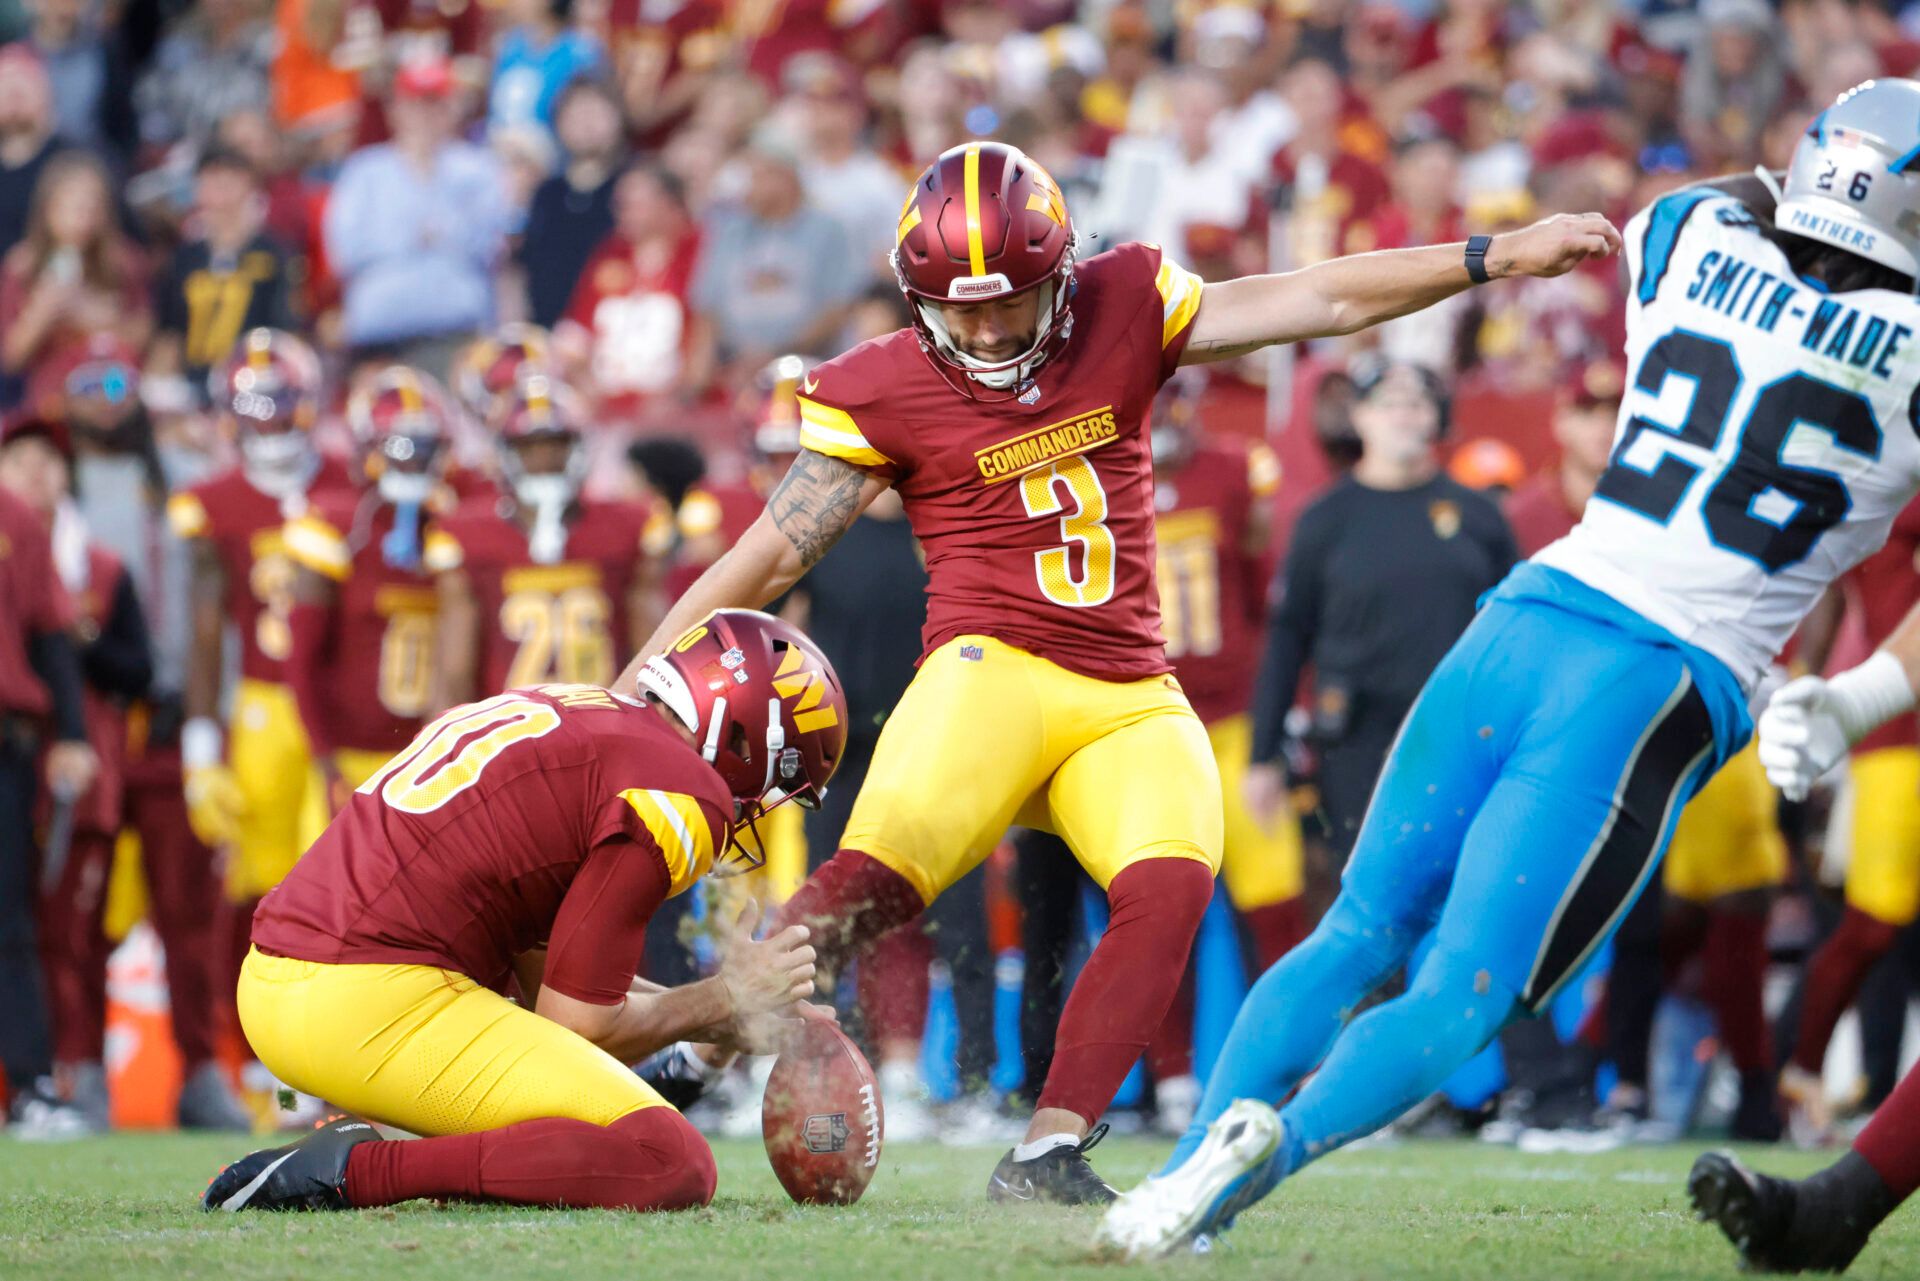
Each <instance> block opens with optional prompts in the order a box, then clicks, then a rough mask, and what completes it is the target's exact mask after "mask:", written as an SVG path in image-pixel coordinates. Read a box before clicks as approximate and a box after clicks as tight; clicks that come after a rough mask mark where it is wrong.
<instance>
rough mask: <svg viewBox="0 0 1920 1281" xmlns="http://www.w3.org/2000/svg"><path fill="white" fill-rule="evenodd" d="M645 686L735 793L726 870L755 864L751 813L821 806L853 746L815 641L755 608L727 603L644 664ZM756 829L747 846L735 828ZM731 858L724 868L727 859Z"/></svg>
mask: <svg viewBox="0 0 1920 1281" xmlns="http://www.w3.org/2000/svg"><path fill="white" fill-rule="evenodd" d="M638 683H639V687H640V692H641V693H642V694H645V695H648V696H650V697H652V698H654V699H657V700H658V701H659V702H660V703H662V704H664V705H665V706H666V708H667V710H668V711H670V712H672V713H673V715H674V716H675V717H676V718H677V719H678V720H679V721H680V723H681V724H683V725H685V726H686V727H687V729H688V730H689V731H691V732H692V734H693V737H694V742H695V745H696V746H697V747H698V748H699V749H700V754H701V755H702V756H704V757H705V758H706V759H707V761H708V763H709V764H711V765H712V766H713V768H714V769H715V770H716V771H717V772H718V773H719V775H720V777H721V778H722V779H724V780H725V781H726V784H727V790H728V791H730V792H732V793H733V799H734V811H735V814H734V817H735V834H731V835H730V836H729V838H728V842H727V850H726V852H725V853H724V854H723V855H722V856H721V857H720V858H719V859H716V860H715V863H714V866H715V869H716V870H717V871H719V872H720V873H721V874H722V875H725V874H727V872H729V871H732V872H738V871H744V870H746V869H747V868H750V867H757V866H758V865H759V864H760V862H761V861H762V856H761V855H760V854H759V853H758V852H757V848H758V847H759V846H760V842H759V840H758V832H757V831H754V821H755V820H756V819H758V818H759V817H760V816H761V815H762V814H764V813H766V812H767V811H769V810H771V809H774V808H775V807H777V806H779V805H783V804H785V803H786V802H787V801H794V802H796V803H798V804H799V805H802V806H804V807H805V808H807V809H818V808H819V807H820V799H821V797H823V796H825V795H826V790H827V780H828V779H830V778H832V777H833V771H834V770H835V769H837V768H838V767H839V765H840V758H841V756H842V755H843V754H844V753H845V751H846V746H847V696H846V693H845V692H844V691H843V690H842V689H841V687H840V677H839V676H838V675H836V674H835V673H834V670H833V664H832V663H830V662H828V661H827V656H826V655H825V654H822V653H821V652H820V650H819V647H817V646H816V645H815V644H814V643H813V642H812V641H810V640H808V639H807V638H806V636H804V635H802V634H801V632H800V630H799V629H798V628H796V627H794V626H792V625H791V624H788V623H785V622H782V621H781V620H780V619H778V618H775V617H774V616H773V615H771V614H763V613H761V612H760V611H759V610H755V609H721V610H715V611H714V612H713V613H712V614H709V615H708V616H707V618H706V620H705V621H704V622H702V623H700V624H699V625H698V626H696V627H694V628H692V629H691V630H689V631H688V632H687V633H686V634H685V635H684V636H682V637H681V638H680V639H679V640H677V641H675V642H674V643H673V644H672V645H671V646H669V647H668V648H667V651H666V652H665V653H663V654H656V655H654V656H653V657H652V658H650V659H648V660H647V661H646V663H645V664H643V665H642V666H641V668H640V675H639V678H638ZM740 827H745V828H746V829H747V830H749V831H750V832H754V836H755V838H756V839H755V840H754V842H753V845H751V846H749V845H746V844H743V843H742V842H741V841H740V840H739V839H738V837H737V830H738V828H740ZM723 865H727V866H723Z"/></svg>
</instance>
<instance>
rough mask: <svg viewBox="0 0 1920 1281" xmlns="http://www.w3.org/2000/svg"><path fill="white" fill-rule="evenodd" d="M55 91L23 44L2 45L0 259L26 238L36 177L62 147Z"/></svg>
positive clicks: (0, 70)
mask: <svg viewBox="0 0 1920 1281" xmlns="http://www.w3.org/2000/svg"><path fill="white" fill-rule="evenodd" d="M52 94H53V89H52V86H51V85H50V84H49V83H48V82H47V73H46V69H45V68H44V67H42V66H41V65H40V60H39V59H38V58H36V57H34V56H33V52H32V51H31V50H30V49H28V48H27V46H26V45H24V44H10V45H4V46H0V259H4V258H5V257H6V255H7V254H9V253H10V252H12V250H13V247H14V246H15V245H17V244H19V243H20V240H21V238H22V237H23V236H25V235H26V234H27V215H28V213H29V211H30V210H31V208H32V205H33V192H34V188H35V187H37V186H38V185H39V183H40V172H41V170H43V169H45V168H46V167H47V161H48V160H50V159H52V158H53V153H54V152H55V151H57V150H59V148H60V145H61V144H60V142H59V141H58V139H57V138H56V137H55V136H54V121H53V98H52Z"/></svg>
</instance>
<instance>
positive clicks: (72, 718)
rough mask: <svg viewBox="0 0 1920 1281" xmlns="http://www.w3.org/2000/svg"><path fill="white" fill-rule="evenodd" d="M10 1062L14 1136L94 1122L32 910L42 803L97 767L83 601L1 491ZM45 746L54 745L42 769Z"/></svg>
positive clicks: (41, 536)
mask: <svg viewBox="0 0 1920 1281" xmlns="http://www.w3.org/2000/svg"><path fill="white" fill-rule="evenodd" d="M0 535H3V536H4V543H3V545H4V547H5V554H4V555H0V599H4V600H5V601H6V602H7V608H5V609H3V610H0V987H3V988H4V989H5V990H6V992H7V993H8V996H7V1017H6V1018H4V1019H0V1067H4V1069H5V1071H6V1076H7V1090H8V1093H9V1094H10V1095H11V1102H10V1103H9V1104H8V1125H7V1130H8V1132H9V1133H10V1134H13V1135H15V1136H16V1137H24V1138H38V1139H59V1138H73V1137H76V1136H78V1135H80V1134H83V1133H85V1132H86V1128H87V1123H86V1118H85V1117H84V1116H83V1115H82V1114H81V1112H80V1111H79V1109H77V1108H74V1107H72V1106H71V1105H69V1104H67V1103H65V1102H64V1101H62V1100H61V1099H60V1098H59V1096H58V1095H57V1094H56V1093H55V1092H54V1086H53V1081H52V1076H51V1074H52V1070H53V1041H52V1036H51V1033H50V1030H49V1026H48V1021H47V1005H46V995H45V991H44V989H43V988H42V985H41V974H40V958H39V952H38V943H37V931H36V930H35V927H34V907H35V904H36V902H37V901H38V899H39V891H38V884H37V877H36V875H35V871H36V868H37V866H38V864H39V854H38V850H37V848H36V845H35V842H34V822H33V820H34V804H35V797H36V795H37V794H38V792H39V789H40V783H39V780H40V777H41V773H42V769H43V768H44V771H45V777H46V782H47V786H48V788H49V789H50V790H51V791H53V792H54V793H55V794H57V795H60V796H65V797H78V796H79V795H80V794H81V793H82V792H84V791H86V790H87V787H88V785H89V784H91V783H92V782H93V777H94V775H95V773H96V772H97V771H98V769H99V762H98V760H97V758H96V757H95V756H94V753H93V749H92V748H91V747H89V746H88V745H87V727H86V717H85V712H84V708H83V691H82V686H81V678H80V657H79V654H78V652H77V650H76V648H75V646H74V641H73V636H72V634H71V628H72V626H73V622H74V615H73V605H72V602H71V601H70V600H69V599H68V597H67V592H66V589H65V588H64V587H63V586H62V585H61V583H60V578H59V575H58V574H56V573H55V572H54V567H53V546H52V540H51V538H50V537H49V536H48V533H47V529H46V523H45V521H44V520H43V519H42V518H41V516H40V515H39V514H38V513H36V512H35V511H34V510H33V508H32V507H30V506H28V505H27V504H26V503H25V502H23V501H22V500H20V499H18V498H16V497H14V496H13V495H12V494H11V493H9V492H6V491H5V490H4V489H3V488H0ZM43 743H46V744H50V746H49V747H48V749H47V752H46V758H45V762H44V766H43V764H42V761H41V759H40V748H41V745H42V744H43Z"/></svg>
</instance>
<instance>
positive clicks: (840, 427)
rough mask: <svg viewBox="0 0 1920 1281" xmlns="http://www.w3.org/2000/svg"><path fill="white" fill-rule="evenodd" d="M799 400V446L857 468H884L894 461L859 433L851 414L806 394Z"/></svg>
mask: <svg viewBox="0 0 1920 1281" xmlns="http://www.w3.org/2000/svg"><path fill="white" fill-rule="evenodd" d="M798 399H799V401H800V445H801V447H802V448H804V449H811V450H813V451H814V452H815V453H816V454H825V455H827V456H828V457H829V458H840V459H844V460H845V461H847V462H850V463H852V464H854V465H855V466H857V467H884V466H886V465H888V464H889V463H891V462H892V461H893V460H892V459H891V458H888V457H887V456H886V455H885V454H883V453H881V452H880V451H879V450H877V449H875V448H874V447H873V446H872V445H871V444H869V443H868V442H867V438H866V437H865V436H863V435H861V433H860V428H859V426H858V425H857V424H856V423H855V422H854V421H853V415H852V414H849V413H848V412H847V411H846V410H844V409H835V408H834V407H833V406H831V405H823V404H821V403H820V402H818V401H815V400H808V399H807V398H806V397H805V396H801V397H798Z"/></svg>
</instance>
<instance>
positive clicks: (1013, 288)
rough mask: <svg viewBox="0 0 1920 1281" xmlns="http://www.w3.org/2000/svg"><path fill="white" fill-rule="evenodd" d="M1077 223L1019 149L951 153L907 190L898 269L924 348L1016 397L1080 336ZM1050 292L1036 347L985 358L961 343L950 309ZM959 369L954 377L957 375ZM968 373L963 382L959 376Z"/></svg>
mask: <svg viewBox="0 0 1920 1281" xmlns="http://www.w3.org/2000/svg"><path fill="white" fill-rule="evenodd" d="M1074 244H1075V240H1074V234H1073V220H1072V218H1070V217H1069V216H1068V215H1067V205H1066V201H1065V200H1064V199H1063V198H1062V197H1061V195H1060V188H1059V186H1058V185H1057V184H1056V183H1055V182H1054V181H1053V178H1052V177H1051V176H1050V175H1049V174H1048V173H1047V171H1046V170H1044V169H1042V168H1041V167H1040V166H1039V165H1038V164H1036V163H1034V161H1032V160H1031V159H1029V158H1028V157H1027V156H1026V154H1025V153H1023V152H1021V151H1020V150H1019V149H1018V148H1015V147H1010V146H1008V145H1007V144H1005V143H1003V142H969V143H966V144H964V145H962V146H958V147H954V148H952V149H951V150H949V151H945V152H942V153H941V155H940V158H939V159H937V160H935V161H934V162H933V163H932V164H931V165H929V166H927V169H926V172H925V173H922V174H921V175H920V177H919V179H918V180H917V181H916V182H915V183H914V184H913V190H912V191H910V192H908V193H907V203H906V206H905V207H904V208H903V209H901V211H900V226H899V229H898V231H897V232H896V233H895V244H894V250H893V270H894V274H895V276H896V277H897V278H898V279H899V282H900V288H901V290H902V291H903V292H904V293H905V294H906V295H907V302H908V304H909V307H910V309H911V310H912V313H913V328H914V332H915V333H917V334H918V335H919V336H920V346H921V349H922V350H924V351H926V352H927V353H928V355H930V356H931V357H933V359H934V361H935V367H936V368H938V369H940V370H941V372H942V374H944V375H946V377H947V380H948V381H949V382H953V383H954V385H955V386H956V387H958V388H959V389H960V390H962V391H964V392H966V393H967V394H968V395H974V394H976V393H975V392H974V390H973V388H972V386H971V385H970V384H976V383H977V384H978V385H980V386H982V387H986V388H990V389H991V390H993V391H996V392H1012V391H1013V390H1014V389H1016V388H1018V387H1019V386H1021V384H1023V383H1024V382H1025V381H1026V380H1027V379H1028V378H1030V377H1032V375H1033V372H1034V371H1035V370H1036V369H1038V368H1039V367H1040V366H1041V365H1042V364H1044V363H1045V362H1046V360H1047V358H1048V357H1050V356H1052V355H1053V354H1054V353H1055V352H1057V351H1059V350H1060V348H1061V347H1063V346H1064V345H1065V344H1066V341H1067V338H1068V336H1069V335H1070V334H1071V333H1072V332H1073V311H1072V307H1071V303H1072V298H1073V261H1074ZM1028 290H1038V291H1040V310H1039V323H1038V325H1037V326H1036V327H1035V330H1034V335H1033V344H1032V346H1030V347H1028V348H1027V350H1025V351H1023V352H1021V353H1020V354H1019V355H1017V356H1014V357H1012V358H1011V359H1009V360H1002V361H985V360H980V359H978V358H976V357H973V356H969V355H967V354H966V353H965V352H963V351H961V350H960V349H959V348H958V347H956V346H954V343H953V339H952V337H951V335H949V334H948V332H947V326H946V322H945V321H944V320H943V319H942V318H941V315H940V308H939V304H940V303H942V302H955V303H965V302H980V301H983V300H986V299H992V298H1008V297H1012V296H1014V295H1016V294H1022V293H1025V292H1027V291H1028ZM950 371H951V372H950ZM956 374H957V375H958V376H959V380H958V381H956V379H955V375H956Z"/></svg>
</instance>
